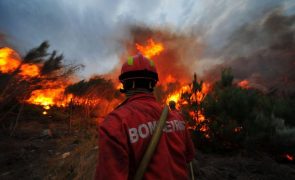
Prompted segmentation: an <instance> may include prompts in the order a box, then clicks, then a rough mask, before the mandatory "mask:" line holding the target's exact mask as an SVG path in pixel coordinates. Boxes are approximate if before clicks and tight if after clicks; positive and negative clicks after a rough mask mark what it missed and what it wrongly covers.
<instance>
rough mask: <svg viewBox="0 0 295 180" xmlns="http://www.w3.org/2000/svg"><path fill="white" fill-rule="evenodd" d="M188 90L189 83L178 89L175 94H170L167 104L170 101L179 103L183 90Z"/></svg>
mask: <svg viewBox="0 0 295 180" xmlns="http://www.w3.org/2000/svg"><path fill="white" fill-rule="evenodd" d="M168 77H169V76H168ZM188 90H189V86H188V85H187V86H182V87H181V88H180V89H179V90H177V91H176V92H174V93H173V94H170V95H168V98H167V99H166V104H168V103H169V102H170V101H174V102H175V103H176V104H178V103H179V101H180V99H181V94H182V93H183V92H186V91H188Z"/></svg>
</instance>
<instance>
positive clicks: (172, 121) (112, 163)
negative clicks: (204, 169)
mask: <svg viewBox="0 0 295 180" xmlns="http://www.w3.org/2000/svg"><path fill="white" fill-rule="evenodd" d="M119 80H120V82H121V83H122V84H123V89H121V92H122V93H125V94H126V97H127V98H126V100H125V101H124V102H123V103H122V104H121V105H120V106H118V107H117V108H116V109H115V110H114V111H113V112H111V113H110V114H109V115H108V116H106V118H105V119H104V121H103V122H102V123H101V124H100V127H99V158H98V164H97V169H96V179H100V180H106V179H110V180H121V179H122V180H125V179H133V178H134V174H135V173H136V170H137V169H138V165H139V163H140V161H141V158H142V156H143V154H144V153H145V150H146V148H147V146H148V145H149V143H150V140H151V137H152V135H153V131H154V130H155V127H156V123H157V120H158V119H159V117H160V115H161V112H162V110H163V106H162V105H161V104H159V103H158V102H156V99H155V97H154V96H153V90H154V87H155V85H156V83H157V81H158V73H157V70H156V67H155V64H154V62H153V61H152V60H149V59H148V58H146V57H144V56H143V55H141V54H138V55H136V56H133V57H129V58H128V60H127V62H126V63H125V64H123V66H122V70H121V75H120V76H119ZM193 158H194V147H193V144H192V141H191V139H190V136H189V134H188V132H187V130H186V129H185V122H184V120H183V118H182V117H181V115H180V114H179V113H174V112H169V114H168V116H167V120H166V124H165V127H164V128H163V133H162V135H161V137H160V140H159V143H158V146H157V148H156V150H155V152H154V154H153V156H152V158H151V161H150V163H149V165H148V167H147V170H146V172H145V173H144V176H143V179H147V180H156V179H172V180H173V179H180V180H183V179H188V166H187V164H188V163H189V162H190V161H192V159H193Z"/></svg>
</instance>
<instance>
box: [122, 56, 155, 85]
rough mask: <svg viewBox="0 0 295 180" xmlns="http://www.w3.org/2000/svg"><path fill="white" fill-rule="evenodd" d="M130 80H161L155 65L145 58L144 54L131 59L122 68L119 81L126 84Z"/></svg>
mask: <svg viewBox="0 0 295 180" xmlns="http://www.w3.org/2000/svg"><path fill="white" fill-rule="evenodd" d="M129 79H151V80H154V81H158V80H159V79H158V73H157V69H156V67H155V63H154V62H153V61H152V60H150V59H148V58H146V57H144V56H143V55H142V54H137V55H135V56H133V57H129V58H128V60H127V62H126V63H124V64H123V66H122V70H121V75H120V76H119V80H120V81H121V82H124V81H125V80H129Z"/></svg>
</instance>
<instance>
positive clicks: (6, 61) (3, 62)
mask: <svg viewBox="0 0 295 180" xmlns="http://www.w3.org/2000/svg"><path fill="white" fill-rule="evenodd" d="M20 64H21V62H20V57H19V55H18V54H17V53H16V52H15V51H14V50H13V49H10V48H8V47H4V48H0V72H2V73H11V72H13V71H14V70H16V69H17V68H18V67H19V65H20Z"/></svg>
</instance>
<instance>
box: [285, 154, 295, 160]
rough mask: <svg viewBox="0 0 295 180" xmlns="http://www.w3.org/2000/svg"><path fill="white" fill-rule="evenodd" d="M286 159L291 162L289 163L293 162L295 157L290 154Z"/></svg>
mask: <svg viewBox="0 0 295 180" xmlns="http://www.w3.org/2000/svg"><path fill="white" fill-rule="evenodd" d="M285 157H286V158H287V159H288V160H289V161H293V160H294V157H293V156H292V155H290V154H286V155H285Z"/></svg>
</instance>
